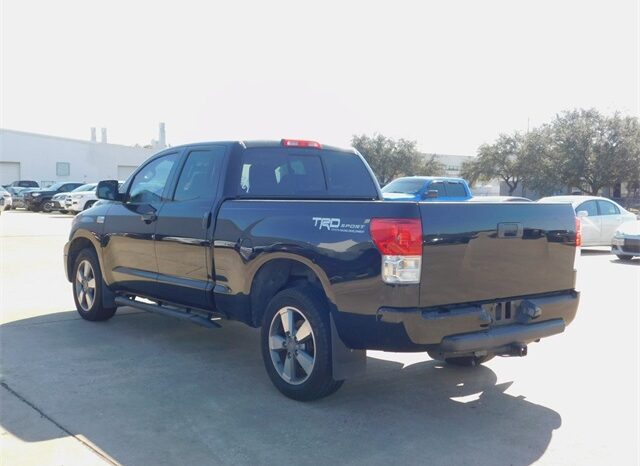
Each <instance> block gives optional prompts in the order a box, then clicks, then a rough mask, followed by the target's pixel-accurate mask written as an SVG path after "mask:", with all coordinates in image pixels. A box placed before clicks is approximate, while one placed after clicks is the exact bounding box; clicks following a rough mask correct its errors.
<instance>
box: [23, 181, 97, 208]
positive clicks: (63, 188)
mask: <svg viewBox="0 0 640 466" xmlns="http://www.w3.org/2000/svg"><path fill="white" fill-rule="evenodd" d="M83 184H84V183H73V182H64V181H63V182H59V183H55V184H52V185H51V186H49V187H48V188H45V189H38V190H35V191H31V192H28V193H26V194H25V195H24V202H25V204H26V205H27V209H29V210H32V211H34V212H39V211H41V210H42V209H43V208H44V206H45V203H46V202H48V201H50V200H51V198H53V196H55V195H56V194H60V193H68V192H70V191H73V190H74V189H76V188H77V187H78V186H82V185H83Z"/></svg>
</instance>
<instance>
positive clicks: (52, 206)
mask: <svg viewBox="0 0 640 466" xmlns="http://www.w3.org/2000/svg"><path fill="white" fill-rule="evenodd" d="M67 196H68V194H67V193H59V194H56V195H55V196H53V197H52V198H51V200H49V201H47V202H45V203H44V204H43V205H42V210H43V211H45V212H54V211H58V212H60V213H62V214H66V213H67V211H66V210H65V209H66V208H65V206H64V201H65V199H66V198H67Z"/></svg>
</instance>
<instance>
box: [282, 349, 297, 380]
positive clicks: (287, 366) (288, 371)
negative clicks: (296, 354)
mask: <svg viewBox="0 0 640 466" xmlns="http://www.w3.org/2000/svg"><path fill="white" fill-rule="evenodd" d="M293 361H294V359H293V358H290V357H289V355H287V357H286V358H285V360H284V370H283V371H282V375H283V376H284V378H285V379H287V380H289V381H293V376H294V373H295V368H294V365H293Z"/></svg>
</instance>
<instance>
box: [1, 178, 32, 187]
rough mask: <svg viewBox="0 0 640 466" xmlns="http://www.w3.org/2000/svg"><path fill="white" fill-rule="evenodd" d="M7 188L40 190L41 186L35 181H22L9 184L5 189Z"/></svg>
mask: <svg viewBox="0 0 640 466" xmlns="http://www.w3.org/2000/svg"><path fill="white" fill-rule="evenodd" d="M7 187H17V188H39V187H40V185H39V184H38V182H37V181H33V180H20V181H14V182H12V183H11V184H8V185H6V186H5V188H7Z"/></svg>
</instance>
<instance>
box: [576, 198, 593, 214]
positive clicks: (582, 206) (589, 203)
mask: <svg viewBox="0 0 640 466" xmlns="http://www.w3.org/2000/svg"><path fill="white" fill-rule="evenodd" d="M581 210H586V211H587V212H588V213H589V217H595V216H597V215H598V207H597V206H596V201H587V202H583V203H582V204H580V205H579V206H578V208H577V209H576V213H578V212H580V211H581Z"/></svg>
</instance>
